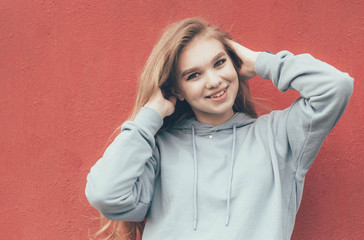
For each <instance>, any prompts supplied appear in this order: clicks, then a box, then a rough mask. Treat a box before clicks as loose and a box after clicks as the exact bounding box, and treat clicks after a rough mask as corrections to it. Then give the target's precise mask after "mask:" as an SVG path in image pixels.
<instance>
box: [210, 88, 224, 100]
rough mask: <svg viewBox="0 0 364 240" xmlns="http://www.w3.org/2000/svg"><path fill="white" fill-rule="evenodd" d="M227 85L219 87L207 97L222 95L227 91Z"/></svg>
mask: <svg viewBox="0 0 364 240" xmlns="http://www.w3.org/2000/svg"><path fill="white" fill-rule="evenodd" d="M227 89H228V87H225V88H222V89H219V90H217V91H215V92H213V93H212V94H210V95H209V96H207V98H218V97H220V96H222V95H223V94H224V93H225V92H226V91H227Z"/></svg>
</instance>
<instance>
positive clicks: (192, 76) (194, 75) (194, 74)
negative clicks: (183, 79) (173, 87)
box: [187, 73, 200, 80]
mask: <svg viewBox="0 0 364 240" xmlns="http://www.w3.org/2000/svg"><path fill="white" fill-rule="evenodd" d="M198 76H200V74H199V73H192V74H191V75H189V76H188V77H187V80H190V79H193V78H197V77H198Z"/></svg>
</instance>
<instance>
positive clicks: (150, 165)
mask: <svg viewBox="0 0 364 240" xmlns="http://www.w3.org/2000/svg"><path fill="white" fill-rule="evenodd" d="M162 124H163V119H162V117H161V116H160V115H159V114H158V113H157V112H155V111H154V110H153V109H151V108H147V107H144V108H142V109H141V111H140V112H139V113H138V115H137V116H136V118H135V120H134V121H127V122H125V123H124V124H123V125H122V131H121V133H120V134H119V135H118V136H117V137H116V138H115V140H114V141H113V142H112V143H111V144H110V146H109V147H108V148H107V149H106V151H105V153H104V155H103V156H102V158H101V159H100V160H98V161H97V163H96V164H95V165H94V166H93V167H92V168H91V170H90V173H89V174H88V176H87V184H86V191H85V193H86V197H87V199H88V201H89V202H90V204H91V205H92V206H94V207H95V208H97V209H98V210H99V211H100V212H101V214H103V215H104V216H105V217H107V218H109V219H112V220H124V221H143V220H144V218H145V215H146V213H147V211H148V209H149V206H150V203H151V201H152V197H153V188H154V180H155V177H156V175H157V174H158V172H159V152H158V149H157V148H156V144H155V137H154V135H155V134H156V133H157V131H158V130H159V129H160V127H161V126H162Z"/></svg>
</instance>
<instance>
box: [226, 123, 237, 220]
mask: <svg viewBox="0 0 364 240" xmlns="http://www.w3.org/2000/svg"><path fill="white" fill-rule="evenodd" d="M235 142H236V124H234V127H233V146H232V149H231V165H230V173H229V191H228V195H227V202H226V223H225V226H229V220H230V200H231V188H232V185H233V172H234V171H233V170H234V163H235V157H234V155H235V154H234V153H235Z"/></svg>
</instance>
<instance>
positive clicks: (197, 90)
mask: <svg viewBox="0 0 364 240" xmlns="http://www.w3.org/2000/svg"><path fill="white" fill-rule="evenodd" d="M200 85H201V84H200V83H199V82H189V83H186V84H184V85H183V86H181V93H182V94H183V97H184V98H185V99H186V100H187V101H188V102H189V101H193V100H194V99H196V98H199V97H201V95H202V92H203V88H202V87H201V86H200Z"/></svg>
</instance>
